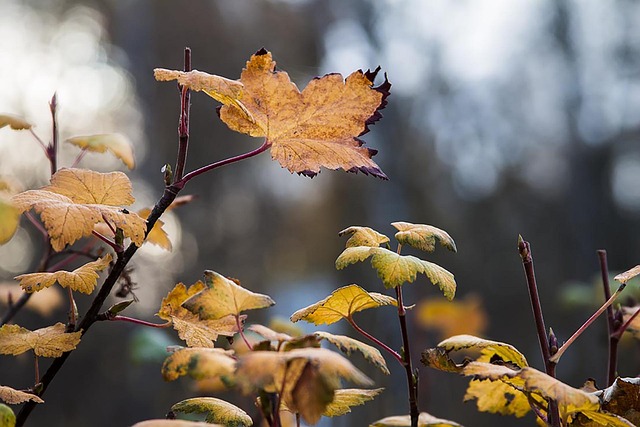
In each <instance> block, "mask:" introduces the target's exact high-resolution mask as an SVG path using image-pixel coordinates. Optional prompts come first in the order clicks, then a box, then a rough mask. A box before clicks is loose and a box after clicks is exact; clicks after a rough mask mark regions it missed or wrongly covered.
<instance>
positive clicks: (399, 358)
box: [346, 316, 404, 366]
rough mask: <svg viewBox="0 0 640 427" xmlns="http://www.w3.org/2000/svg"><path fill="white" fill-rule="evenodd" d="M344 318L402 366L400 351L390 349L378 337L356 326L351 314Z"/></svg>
mask: <svg viewBox="0 0 640 427" xmlns="http://www.w3.org/2000/svg"><path fill="white" fill-rule="evenodd" d="M346 319H347V322H349V324H350V325H351V326H353V329H355V330H356V331H358V332H359V333H360V334H362V335H364V336H365V337H367V338H368V339H369V340H370V341H372V342H374V343H375V344H377V345H378V346H380V347H381V348H382V349H384V350H385V351H386V352H387V353H389V354H390V355H391V356H393V358H394V359H396V360H397V361H398V363H399V364H401V365H403V366H404V360H403V359H402V356H400V353H398V352H397V351H395V350H394V349H392V348H391V347H389V346H388V345H386V344H385V343H383V342H382V341H380V340H379V339H378V338H376V337H374V336H373V335H371V334H370V333H369V332H367V331H365V330H364V329H362V328H361V327H360V326H358V324H357V323H356V322H355V320H353V318H352V317H351V316H349V317H347V318H346Z"/></svg>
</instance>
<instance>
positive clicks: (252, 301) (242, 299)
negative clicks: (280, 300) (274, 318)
mask: <svg viewBox="0 0 640 427" xmlns="http://www.w3.org/2000/svg"><path fill="white" fill-rule="evenodd" d="M204 280H205V283H206V288H205V289H204V290H202V291H201V292H199V293H197V294H195V295H193V296H192V297H190V298H189V299H187V300H186V301H185V302H184V303H182V306H183V307H184V308H186V309H187V310H189V311H191V312H192V313H195V314H197V315H198V316H200V318H201V319H211V320H215V319H220V318H222V317H225V316H229V315H234V316H235V315H239V314H240V313H241V312H243V311H247V310H255V309H258V308H265V307H270V306H272V305H274V304H275V301H273V300H272V299H271V297H269V296H268V295H263V294H258V293H255V292H251V291H250V290H248V289H245V288H243V287H242V286H240V285H239V284H238V283H236V282H234V281H233V280H231V279H227V278H226V277H224V276H223V275H221V274H219V273H216V272H215V271H210V270H207V271H205V272H204Z"/></svg>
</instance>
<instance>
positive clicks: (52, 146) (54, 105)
mask: <svg viewBox="0 0 640 427" xmlns="http://www.w3.org/2000/svg"><path fill="white" fill-rule="evenodd" d="M49 109H50V110H51V121H52V125H51V129H52V130H51V142H50V143H49V145H48V146H47V157H48V158H49V163H50V164H51V175H53V174H54V173H56V171H57V170H58V115H57V110H58V94H57V93H54V94H53V96H52V97H51V102H49Z"/></svg>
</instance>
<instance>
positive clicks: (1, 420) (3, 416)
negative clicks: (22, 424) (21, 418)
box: [0, 403, 16, 427]
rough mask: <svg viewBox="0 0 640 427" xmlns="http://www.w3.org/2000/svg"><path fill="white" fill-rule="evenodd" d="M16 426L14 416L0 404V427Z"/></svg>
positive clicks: (6, 407) (7, 408)
mask: <svg viewBox="0 0 640 427" xmlns="http://www.w3.org/2000/svg"><path fill="white" fill-rule="evenodd" d="M15 425H16V414H14V413H13V410H11V408H9V407H8V406H7V405H5V404H4V403H0V427H14V426H15Z"/></svg>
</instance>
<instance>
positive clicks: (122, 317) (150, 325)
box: [98, 314, 171, 328]
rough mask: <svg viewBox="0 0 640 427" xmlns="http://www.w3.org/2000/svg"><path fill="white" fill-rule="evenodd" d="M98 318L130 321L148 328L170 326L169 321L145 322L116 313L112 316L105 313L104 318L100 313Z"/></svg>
mask: <svg viewBox="0 0 640 427" xmlns="http://www.w3.org/2000/svg"><path fill="white" fill-rule="evenodd" d="M98 320H109V321H112V322H130V323H135V324H136V325H142V326H148V327H150V328H168V327H169V326H171V322H167V323H151V322H147V321H146V320H141V319H136V318H133V317H127V316H121V315H119V314H116V315H114V316H110V315H105V316H104V318H103V316H102V315H100V316H99V319H98Z"/></svg>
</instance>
